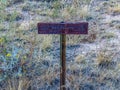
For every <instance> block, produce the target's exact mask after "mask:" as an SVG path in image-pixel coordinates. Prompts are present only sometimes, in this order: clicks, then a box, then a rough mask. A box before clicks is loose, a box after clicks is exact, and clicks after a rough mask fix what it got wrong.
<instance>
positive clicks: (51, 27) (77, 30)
mask: <svg viewBox="0 0 120 90" xmlns="http://www.w3.org/2000/svg"><path fill="white" fill-rule="evenodd" d="M37 26H38V34H60V60H61V61H60V64H61V65H60V66H61V67H60V90H66V88H65V80H66V34H87V33H88V23H87V22H76V23H70V22H69V23H64V22H63V23H38V25H37Z"/></svg>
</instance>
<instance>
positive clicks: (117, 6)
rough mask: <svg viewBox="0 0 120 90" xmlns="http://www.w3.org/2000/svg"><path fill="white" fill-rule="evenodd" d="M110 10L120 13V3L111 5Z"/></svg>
mask: <svg viewBox="0 0 120 90" xmlns="http://www.w3.org/2000/svg"><path fill="white" fill-rule="evenodd" d="M109 11H110V12H112V13H118V14H119V13H120V4H118V3H114V4H113V5H112V6H111V7H109Z"/></svg>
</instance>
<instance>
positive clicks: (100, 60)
mask: <svg viewBox="0 0 120 90" xmlns="http://www.w3.org/2000/svg"><path fill="white" fill-rule="evenodd" d="M114 56H115V52H112V51H109V50H106V49H103V50H101V51H100V52H98V54H97V57H96V59H97V64H98V66H99V67H101V68H104V69H106V68H107V69H112V68H114V67H115V66H116V62H114V61H113V58H114Z"/></svg>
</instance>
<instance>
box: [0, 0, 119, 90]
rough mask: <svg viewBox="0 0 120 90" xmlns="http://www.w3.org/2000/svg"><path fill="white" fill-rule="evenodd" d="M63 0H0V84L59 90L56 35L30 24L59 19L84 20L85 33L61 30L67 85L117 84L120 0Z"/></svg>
mask: <svg viewBox="0 0 120 90" xmlns="http://www.w3.org/2000/svg"><path fill="white" fill-rule="evenodd" d="M48 1H49V0H48ZM69 1H70V2H67V1H66V2H64V0H61V3H63V4H62V5H61V4H59V3H60V2H55V3H51V4H50V3H47V2H46V3H45V2H41V1H39V0H21V1H19V0H13V2H11V1H9V2H7V4H5V3H6V2H5V1H3V0H1V3H0V4H1V7H0V20H1V23H0V90H30V88H31V89H32V90H59V87H60V86H59V85H60V84H59V83H60V78H59V73H60V72H59V67H60V54H59V53H60V44H59V43H60V41H59V35H38V34H37V27H36V26H37V23H38V22H61V21H65V22H67V21H68V22H69V21H72V22H75V21H81V22H82V21H87V22H88V23H89V34H88V35H77V36H75V35H67V49H66V52H67V55H66V59H67V62H66V63H67V78H66V88H67V90H120V87H119V86H120V1H119V0H92V1H91V2H89V1H90V0H88V2H87V0H86V2H85V3H83V4H80V6H79V5H78V4H76V2H77V3H78V2H80V0H76V2H75V1H74V4H73V3H72V4H70V5H71V6H69V3H71V0H69ZM67 5H68V6H67ZM76 5H78V6H76ZM82 5H83V7H81V6H82ZM86 5H88V6H87V9H86ZM62 6H64V8H63V7H62ZM68 7H69V8H68ZM61 8H62V9H61ZM86 10H87V11H86ZM87 12H89V13H87Z"/></svg>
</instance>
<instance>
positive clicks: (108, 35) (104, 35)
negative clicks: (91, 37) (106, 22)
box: [102, 32, 116, 39]
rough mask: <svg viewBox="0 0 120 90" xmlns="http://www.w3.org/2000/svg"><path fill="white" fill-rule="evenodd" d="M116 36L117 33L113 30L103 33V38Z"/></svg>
mask: <svg viewBox="0 0 120 90" xmlns="http://www.w3.org/2000/svg"><path fill="white" fill-rule="evenodd" d="M115 37H116V35H115V33H113V32H107V33H105V34H103V35H102V38H103V39H105V38H106V39H110V38H115Z"/></svg>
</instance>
